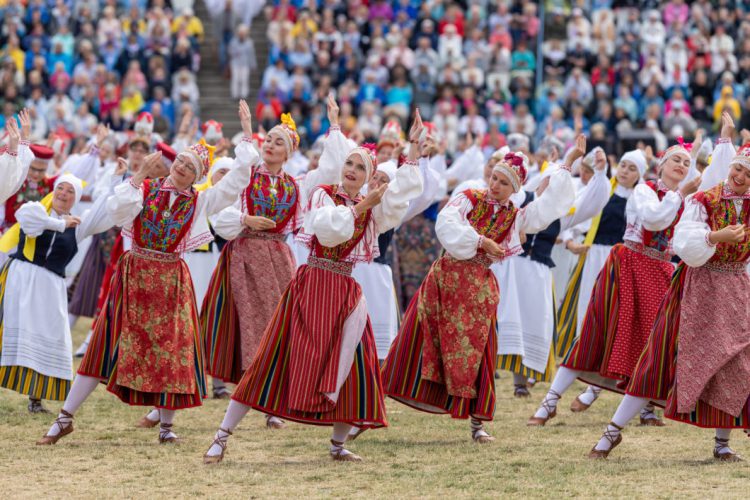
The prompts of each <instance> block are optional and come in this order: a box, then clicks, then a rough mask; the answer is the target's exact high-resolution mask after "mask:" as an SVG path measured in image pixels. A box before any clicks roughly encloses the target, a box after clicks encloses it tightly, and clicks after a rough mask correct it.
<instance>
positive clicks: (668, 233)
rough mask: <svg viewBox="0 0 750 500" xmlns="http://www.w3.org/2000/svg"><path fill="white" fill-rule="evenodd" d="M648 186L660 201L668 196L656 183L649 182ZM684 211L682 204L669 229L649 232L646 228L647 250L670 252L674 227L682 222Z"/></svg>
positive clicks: (644, 237) (644, 235) (644, 234)
mask: <svg viewBox="0 0 750 500" xmlns="http://www.w3.org/2000/svg"><path fill="white" fill-rule="evenodd" d="M646 185H647V186H648V187H650V188H651V189H653V190H654V192H655V193H656V196H658V197H659V201H661V200H663V199H664V196H665V195H666V194H667V193H666V192H664V191H659V189H658V187H657V185H656V183H655V182H653V181H648V182H647V183H646ZM684 209H685V204H684V203H681V204H680V209H679V210H678V211H677V215H676V216H675V218H674V220H673V221H672V223H671V224H670V225H669V227H667V228H666V229H662V230H661V231H649V230H647V229H645V228H644V229H643V246H645V247H647V248H653V249H655V250H658V251H659V252H666V251H667V250H669V242H670V240H671V239H672V236H674V227H675V226H676V225H677V223H678V222H679V221H680V216H682V211H683V210H684Z"/></svg>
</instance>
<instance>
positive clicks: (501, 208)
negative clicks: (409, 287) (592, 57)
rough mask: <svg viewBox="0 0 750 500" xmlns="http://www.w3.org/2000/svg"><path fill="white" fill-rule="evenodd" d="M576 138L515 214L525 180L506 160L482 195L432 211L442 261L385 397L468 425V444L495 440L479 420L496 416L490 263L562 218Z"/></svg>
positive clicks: (514, 159)
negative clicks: (536, 194)
mask: <svg viewBox="0 0 750 500" xmlns="http://www.w3.org/2000/svg"><path fill="white" fill-rule="evenodd" d="M585 148H586V138H585V137H583V136H580V137H578V139H577V140H576V147H575V148H574V149H573V150H572V152H571V154H570V155H569V156H568V163H567V165H566V166H565V167H564V168H561V169H559V170H558V171H557V172H555V173H554V174H553V175H552V176H551V177H550V181H549V186H548V187H547V189H546V191H545V192H544V194H543V195H542V196H541V197H540V198H539V199H538V200H535V201H534V202H532V203H530V204H529V205H527V206H526V207H525V208H523V209H518V208H516V207H515V206H514V205H513V203H512V202H511V201H510V196H511V194H513V193H517V192H518V191H519V190H520V189H521V186H522V185H523V182H524V180H525V177H526V169H525V168H524V166H523V160H522V158H521V157H520V156H517V155H515V154H512V153H510V154H508V155H507V156H505V158H504V159H503V160H502V161H500V162H498V163H497V164H496V165H495V166H494V168H493V171H492V176H491V178H490V183H489V187H488V188H487V189H486V190H468V191H465V192H464V193H462V194H460V195H458V196H456V197H455V198H454V199H453V200H452V201H450V202H449V204H448V205H447V206H446V207H445V208H444V209H443V210H441V211H440V215H439V216H438V221H437V226H436V227H437V233H438V236H439V238H440V242H441V243H442V244H443V246H444V247H445V249H446V253H445V254H444V255H443V256H442V257H440V258H439V259H438V260H437V261H436V262H435V263H434V264H433V266H432V269H431V270H430V272H429V274H428V275H427V278H425V281H424V283H422V286H421V287H420V288H419V291H418V293H417V294H416V295H415V296H414V299H413V300H412V302H411V303H410V304H409V308H408V309H407V311H406V314H405V316H404V322H403V324H402V326H401V331H400V332H399V335H398V337H397V338H396V341H395V342H394V344H393V347H392V348H391V351H390V353H389V354H388V358H387V359H386V361H385V364H384V366H383V370H382V373H383V377H384V379H385V380H384V383H385V387H386V394H388V396H390V397H392V398H393V399H396V400H397V401H400V402H402V403H404V404H407V405H409V406H412V407H414V408H416V409H418V410H421V411H426V412H429V413H448V414H450V415H451V417H453V418H469V417H471V435H472V438H473V439H474V441H476V442H479V443H486V442H490V441H493V440H494V438H492V437H491V436H490V435H489V434H488V433H487V432H486V431H485V430H484V429H483V424H482V422H483V421H488V420H492V418H493V414H494V411H495V379H494V372H495V360H496V358H495V356H496V352H497V347H496V342H497V339H496V338H495V324H496V318H497V305H498V302H499V294H498V285H497V280H496V279H495V277H494V275H493V274H492V272H491V271H490V269H489V267H490V265H491V264H492V262H493V261H495V260H501V259H505V258H508V257H510V256H512V255H517V254H518V253H520V252H521V251H522V249H521V242H520V233H535V232H538V231H540V230H542V229H544V228H545V227H546V226H547V225H548V224H549V223H550V222H552V221H554V220H555V219H558V218H559V217H561V216H563V215H565V213H567V212H568V210H569V209H570V207H571V206H572V205H573V202H574V197H575V191H574V188H573V181H572V180H571V178H570V164H571V163H572V162H573V161H575V159H576V158H578V157H580V156H581V155H583V152H584V151H585Z"/></svg>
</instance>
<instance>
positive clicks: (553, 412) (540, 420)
mask: <svg viewBox="0 0 750 500" xmlns="http://www.w3.org/2000/svg"><path fill="white" fill-rule="evenodd" d="M549 392H550V393H551V394H552V395H553V396H554V397H555V398H556V399H555V400H556V401H560V398H561V396H560V395H559V394H558V393H556V392H554V391H549ZM542 408H543V409H544V410H545V411H546V412H547V417H546V418H545V417H535V416H533V415H532V416H531V418H530V419H528V420H527V421H526V425H527V426H529V427H544V425H545V424H546V423H547V421H549V420H551V419H553V418H555V417H556V416H557V405H555V406H552V405H551V404H549V401H547V398H546V397H545V398H544V400H543V401H542Z"/></svg>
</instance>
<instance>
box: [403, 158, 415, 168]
mask: <svg viewBox="0 0 750 500" xmlns="http://www.w3.org/2000/svg"><path fill="white" fill-rule="evenodd" d="M403 164H404V165H412V166H415V167H418V166H419V160H406V161H405V162H404V163H403Z"/></svg>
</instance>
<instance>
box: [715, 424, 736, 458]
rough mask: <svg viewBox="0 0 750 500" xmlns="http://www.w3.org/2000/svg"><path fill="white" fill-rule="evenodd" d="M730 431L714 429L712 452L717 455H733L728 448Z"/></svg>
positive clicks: (732, 451) (731, 450)
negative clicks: (714, 437)
mask: <svg viewBox="0 0 750 500" xmlns="http://www.w3.org/2000/svg"><path fill="white" fill-rule="evenodd" d="M731 433H732V429H716V439H715V440H714V451H715V452H716V453H719V454H724V453H734V450H733V449H732V448H730V447H729V435H730V434H731Z"/></svg>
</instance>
